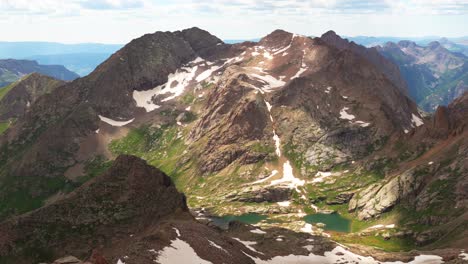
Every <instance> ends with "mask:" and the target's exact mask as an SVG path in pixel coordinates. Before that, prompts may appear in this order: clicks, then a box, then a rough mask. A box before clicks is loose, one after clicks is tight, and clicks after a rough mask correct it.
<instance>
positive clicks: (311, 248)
mask: <svg viewBox="0 0 468 264" xmlns="http://www.w3.org/2000/svg"><path fill="white" fill-rule="evenodd" d="M302 248H305V249H307V251H309V252H310V251H312V250H313V249H314V246H313V245H307V246H303V247H302Z"/></svg>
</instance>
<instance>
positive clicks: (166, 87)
mask: <svg viewBox="0 0 468 264" xmlns="http://www.w3.org/2000/svg"><path fill="white" fill-rule="evenodd" d="M202 61H203V60H202V59H201V60H200V58H197V59H195V60H194V61H192V62H190V63H189V64H195V63H200V62H202ZM214 67H215V66H214ZM214 67H212V68H211V69H213V68H214ZM197 69H198V65H196V66H193V67H182V68H181V69H177V70H176V71H175V73H171V74H169V76H167V82H166V83H165V84H162V85H159V86H157V87H155V88H153V89H151V90H147V91H136V90H135V91H133V99H134V100H135V102H136V105H137V106H138V107H144V108H145V109H146V111H147V112H151V111H153V110H154V109H157V108H159V105H156V104H155V103H153V101H152V98H153V97H154V96H156V95H160V94H171V95H170V96H168V97H166V98H164V99H163V100H162V102H166V101H169V100H172V99H174V98H176V97H177V96H179V95H181V94H182V93H183V92H184V90H185V87H186V86H187V85H188V84H189V83H190V81H192V80H193V78H194V77H195V73H196V72H197ZM211 69H210V70H211ZM210 70H208V73H205V72H206V71H205V72H203V73H202V74H204V75H207V74H210V72H209V71H210Z"/></svg>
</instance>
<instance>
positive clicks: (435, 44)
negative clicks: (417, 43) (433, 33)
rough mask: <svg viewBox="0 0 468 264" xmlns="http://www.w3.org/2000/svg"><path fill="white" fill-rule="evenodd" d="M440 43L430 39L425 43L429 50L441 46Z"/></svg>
mask: <svg viewBox="0 0 468 264" xmlns="http://www.w3.org/2000/svg"><path fill="white" fill-rule="evenodd" d="M441 46H442V45H441V44H440V43H439V42H438V41H432V42H430V43H429V44H427V47H428V48H429V49H431V50H433V49H437V48H439V47H441Z"/></svg>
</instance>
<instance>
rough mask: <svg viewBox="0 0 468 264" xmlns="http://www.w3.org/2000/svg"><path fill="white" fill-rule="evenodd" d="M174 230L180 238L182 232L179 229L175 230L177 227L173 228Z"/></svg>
mask: <svg viewBox="0 0 468 264" xmlns="http://www.w3.org/2000/svg"><path fill="white" fill-rule="evenodd" d="M173 229H174V230H175V232H176V234H177V236H178V237H180V231H179V229H177V228H175V227H173Z"/></svg>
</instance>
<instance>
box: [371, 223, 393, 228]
mask: <svg viewBox="0 0 468 264" xmlns="http://www.w3.org/2000/svg"><path fill="white" fill-rule="evenodd" d="M384 228H387V229H392V228H395V224H391V225H374V226H371V227H369V229H384Z"/></svg>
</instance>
